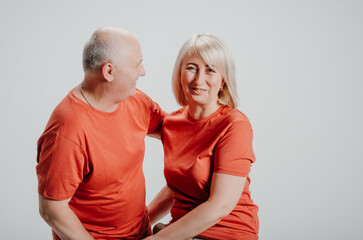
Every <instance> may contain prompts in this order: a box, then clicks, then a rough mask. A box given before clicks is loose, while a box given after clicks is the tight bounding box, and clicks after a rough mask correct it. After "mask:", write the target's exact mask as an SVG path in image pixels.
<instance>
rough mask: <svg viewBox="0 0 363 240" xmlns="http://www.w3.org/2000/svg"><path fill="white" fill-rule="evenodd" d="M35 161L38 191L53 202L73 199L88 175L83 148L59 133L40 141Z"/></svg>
mask: <svg viewBox="0 0 363 240" xmlns="http://www.w3.org/2000/svg"><path fill="white" fill-rule="evenodd" d="M37 162H38V165H37V167H36V170H37V177H38V192H39V194H40V195H42V196H44V197H47V198H50V199H54V200H65V199H68V198H70V197H72V196H73V194H74V192H75V191H76V189H77V187H78V185H79V184H80V182H82V180H83V176H84V175H85V174H86V173H87V165H86V158H85V155H84V154H83V151H82V149H81V148H80V147H79V146H78V145H77V144H75V143H74V142H73V141H71V140H70V139H68V138H65V137H63V136H60V135H58V134H49V133H48V134H45V135H43V136H42V137H41V138H40V139H39V141H38V154H37Z"/></svg>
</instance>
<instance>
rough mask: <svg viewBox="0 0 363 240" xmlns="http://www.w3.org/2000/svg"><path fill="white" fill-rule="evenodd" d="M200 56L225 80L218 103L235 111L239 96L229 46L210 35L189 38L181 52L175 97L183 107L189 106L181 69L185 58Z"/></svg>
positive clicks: (178, 61) (175, 68)
mask: <svg viewBox="0 0 363 240" xmlns="http://www.w3.org/2000/svg"><path fill="white" fill-rule="evenodd" d="M190 56H199V57H201V58H202V59H203V60H204V61H205V62H206V63H207V64H208V65H209V66H213V65H214V66H216V67H217V69H218V70H219V71H220V72H221V74H222V78H223V80H224V85H223V89H222V91H221V92H220V93H219V94H218V97H219V99H218V101H219V103H221V104H223V105H228V106H230V107H232V108H233V109H234V108H236V107H237V104H238V95H237V84H236V73H235V67H234V60H233V57H232V54H231V53H230V51H229V49H228V48H227V45H226V44H225V43H224V42H223V41H222V40H221V39H220V38H218V37H216V36H214V35H213V34H210V33H203V34H196V35H194V36H192V37H191V38H189V39H188V40H187V41H186V42H185V43H184V44H183V46H182V47H181V48H180V50H179V54H178V57H177V59H176V61H175V65H174V71H173V76H172V85H173V91H174V96H175V98H176V100H177V102H178V103H179V104H180V105H181V106H186V105H188V100H187V98H186V97H185V95H184V91H183V88H182V86H181V81H180V80H181V79H180V68H181V65H182V62H183V60H184V58H185V57H190Z"/></svg>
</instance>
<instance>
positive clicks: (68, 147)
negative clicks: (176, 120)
mask: <svg viewBox="0 0 363 240" xmlns="http://www.w3.org/2000/svg"><path fill="white" fill-rule="evenodd" d="M83 68H84V72H85V76H84V80H83V82H82V83H81V84H80V85H79V86H77V87H75V88H74V89H73V90H72V91H70V92H69V94H68V95H67V96H66V97H65V98H64V99H63V100H62V102H61V103H60V104H59V105H58V106H57V107H56V108H55V110H54V112H53V113H52V116H51V117H50V119H49V122H48V124H47V127H46V129H45V131H44V133H43V134H42V136H41V137H40V139H39V141H38V154H37V162H38V165H37V176H38V192H39V210H40V215H41V216H42V217H43V219H44V220H45V221H46V222H47V223H48V224H49V225H50V226H51V227H52V229H53V238H54V239H60V238H61V239H77V240H79V239H142V238H143V237H146V236H147V235H148V234H150V224H149V220H148V219H149V218H148V213H147V209H146V206H145V180H144V175H143V172H142V162H143V156H144V149H145V147H144V138H145V136H146V135H147V134H149V135H155V134H156V135H158V134H159V132H160V129H161V124H162V120H163V118H164V116H165V113H164V112H163V111H162V110H161V109H160V107H159V106H158V105H157V104H156V103H154V102H153V101H152V100H151V99H150V98H149V97H147V96H146V95H145V94H144V93H142V92H141V91H139V90H136V89H135V85H136V80H137V79H138V77H139V76H144V75H145V70H144V67H143V65H142V53H141V49H140V45H139V42H138V40H137V38H136V37H135V36H134V35H133V34H132V33H130V32H129V31H126V30H122V29H118V28H113V27H104V28H101V29H98V30H96V31H95V32H94V34H93V35H92V37H91V38H90V40H89V41H88V42H87V43H86V45H85V47H84V51H83Z"/></svg>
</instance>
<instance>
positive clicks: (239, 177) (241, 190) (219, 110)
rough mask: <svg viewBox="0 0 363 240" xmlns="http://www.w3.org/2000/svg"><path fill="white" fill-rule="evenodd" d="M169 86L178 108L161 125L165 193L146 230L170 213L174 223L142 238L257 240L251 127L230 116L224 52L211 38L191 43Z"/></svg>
mask: <svg viewBox="0 0 363 240" xmlns="http://www.w3.org/2000/svg"><path fill="white" fill-rule="evenodd" d="M172 83H173V90H174V94H175V97H176V99H177V101H178V103H179V104H180V105H182V106H184V107H183V108H181V109H180V110H178V111H176V112H173V113H171V114H170V115H169V116H167V117H166V119H165V120H164V124H163V129H162V140H163V144H164V153H165V169H164V173H165V178H166V181H167V186H165V187H164V188H163V189H162V190H161V191H160V193H159V194H158V195H157V196H156V197H155V199H154V200H153V201H152V202H151V203H150V205H149V206H148V209H149V213H150V220H151V223H152V224H154V223H155V222H156V221H158V220H159V219H161V218H162V217H163V216H165V215H166V214H167V213H168V212H169V211H170V213H171V216H172V220H171V222H170V224H169V225H168V226H167V227H165V228H163V229H162V230H160V231H159V232H157V233H156V234H154V235H152V236H150V237H148V238H147V239H149V240H152V239H189V238H192V237H194V236H197V237H198V238H201V239H248V240H249V239H251V240H252V239H253V240H255V239H258V217H257V211H258V207H257V206H256V205H255V204H254V203H253V201H252V199H251V198H250V192H249V188H248V187H249V183H250V179H249V177H248V174H249V171H250V166H251V163H252V162H254V161H255V156H254V153H253V150H252V128H251V125H250V123H249V121H248V118H247V117H246V116H245V115H244V114H243V113H241V112H240V111H238V110H237V109H236V105H237V93H236V82H235V70H234V63H233V59H232V57H231V54H230V53H229V51H228V49H227V47H226V45H225V44H224V43H223V42H222V41H221V40H220V39H219V38H217V37H215V36H214V35H211V34H200V35H195V36H193V37H192V38H190V39H189V40H188V41H187V42H186V43H184V45H183V46H182V48H181V49H180V51H179V55H178V57H177V60H176V63H175V66H174V73H173V77H172ZM158 226H160V224H158ZM164 226H165V225H164Z"/></svg>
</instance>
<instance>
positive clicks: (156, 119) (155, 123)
mask: <svg viewBox="0 0 363 240" xmlns="http://www.w3.org/2000/svg"><path fill="white" fill-rule="evenodd" d="M139 92H140V95H141V96H142V97H143V99H144V101H145V103H146V106H147V108H148V111H149V113H150V118H149V119H150V121H149V127H148V133H147V134H148V135H150V134H151V135H153V134H160V132H161V127H162V125H163V120H164V118H165V116H166V115H167V113H166V112H164V111H163V110H162V109H161V108H160V106H159V105H158V104H157V103H156V102H154V101H153V100H152V99H151V98H150V97H149V96H147V95H146V94H145V93H143V92H142V91H140V90H139Z"/></svg>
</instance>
